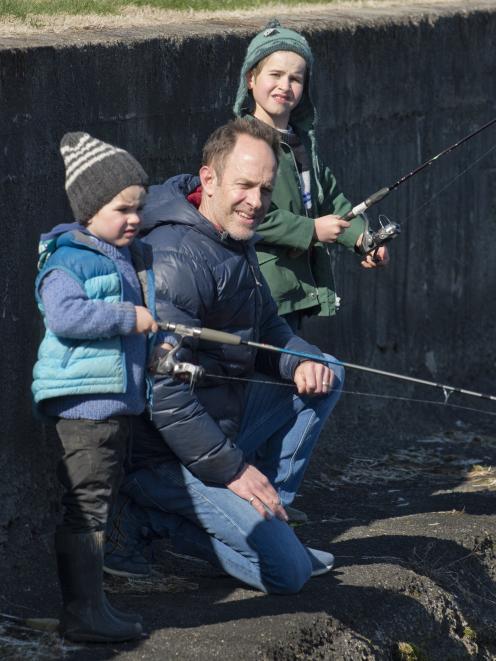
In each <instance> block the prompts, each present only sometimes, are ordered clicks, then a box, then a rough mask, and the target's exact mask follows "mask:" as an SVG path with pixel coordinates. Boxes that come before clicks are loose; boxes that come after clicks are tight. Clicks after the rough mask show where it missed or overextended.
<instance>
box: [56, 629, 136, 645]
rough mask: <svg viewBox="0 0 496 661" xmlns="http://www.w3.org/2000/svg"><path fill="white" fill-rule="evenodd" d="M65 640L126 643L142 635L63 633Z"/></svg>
mask: <svg viewBox="0 0 496 661" xmlns="http://www.w3.org/2000/svg"><path fill="white" fill-rule="evenodd" d="M60 635H61V636H62V637H63V638H66V639H67V640H70V641H72V642H74V643H125V642H126V641H128V640H136V639H138V638H141V637H142V633H136V634H130V635H129V636H105V635H103V634H101V635H99V634H95V633H71V632H69V631H66V632H61V634H60Z"/></svg>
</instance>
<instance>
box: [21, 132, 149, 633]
mask: <svg viewBox="0 0 496 661" xmlns="http://www.w3.org/2000/svg"><path fill="white" fill-rule="evenodd" d="M60 151H61V154H62V157H63V159H64V163H65V168H66V184H65V186H66V191H67V195H68V198H69V201H70V204H71V207H72V210H73V212H74V216H75V218H76V220H77V221H78V222H77V223H73V224H70V225H59V226H57V227H55V228H54V229H53V230H52V231H51V232H50V233H49V234H45V235H42V237H41V242H40V254H41V258H40V264H39V269H40V272H39V274H38V277H37V280H36V298H37V301H38V305H39V308H40V310H41V313H42V315H43V317H44V322H45V326H46V332H45V337H44V339H43V341H42V342H41V345H40V349H39V352H38V361H37V363H36V365H35V367H34V372H33V376H34V381H33V386H32V391H33V395H34V401H35V404H36V406H37V408H38V409H39V411H40V412H41V413H43V414H44V415H47V416H51V417H53V418H55V419H56V421H57V422H56V428H57V433H58V435H59V438H60V441H61V443H62V446H63V450H64V454H63V457H62V459H61V461H60V464H59V469H58V476H59V480H60V482H61V483H62V485H63V486H64V487H65V493H64V496H63V504H64V506H65V513H64V518H63V521H62V524H61V525H60V526H59V527H58V529H57V531H56V536H55V549H56V554H57V566H58V574H59V580H60V585H61V589H62V598H63V605H64V608H63V613H62V617H61V624H60V631H61V633H62V634H63V635H65V636H66V637H67V638H69V639H71V640H74V641H95V642H99V641H101V642H116V641H122V640H129V639H132V638H137V637H140V636H141V633H142V627H141V621H140V620H141V618H140V617H139V616H133V615H127V614H124V613H120V612H119V611H117V610H115V609H114V608H112V606H110V604H109V603H108V601H107V599H106V597H105V594H104V592H103V589H102V563H103V546H104V531H105V526H106V522H107V515H108V510H109V505H110V501H111V499H112V495H113V494H114V493H115V492H116V490H117V488H118V486H119V482H120V479H121V474H122V466H123V462H124V458H125V455H126V448H127V445H128V442H129V439H130V436H131V425H132V419H133V416H137V415H139V414H141V413H142V412H143V410H144V409H145V406H146V402H147V396H148V392H149V384H147V377H146V364H147V359H148V353H149V348H150V347H149V344H150V343H151V341H152V338H151V337H149V338H147V334H149V333H150V332H152V333H154V332H156V331H157V324H156V322H155V321H154V318H153V314H152V312H151V311H150V310H148V309H147V307H145V306H144V305H145V303H146V304H147V305H148V306H149V307H150V308H151V309H152V310H153V305H154V302H153V299H154V291H153V276H152V271H151V251H149V250H148V249H146V246H144V245H143V244H141V243H140V242H139V241H137V240H136V241H135V237H136V235H137V232H138V228H139V225H140V221H141V219H140V211H141V207H142V204H143V200H144V196H145V187H146V185H147V175H146V173H145V171H144V170H143V168H142V167H141V165H140V164H139V163H138V162H137V161H136V160H135V159H134V158H133V156H131V155H130V154H129V153H127V152H126V151H124V150H123V149H119V148H117V147H114V146H112V145H109V144H107V143H104V142H101V141H99V140H96V139H95V138H93V137H91V136H90V135H88V134H87V133H67V134H66V135H64V137H63V138H62V141H61V149H60Z"/></svg>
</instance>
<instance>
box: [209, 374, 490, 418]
mask: <svg viewBox="0 0 496 661" xmlns="http://www.w3.org/2000/svg"><path fill="white" fill-rule="evenodd" d="M204 376H205V377H209V378H211V379H222V380H226V381H244V382H246V383H261V384H264V385H270V386H280V387H283V388H293V389H294V388H296V386H295V384H294V383H285V382H284V381H271V380H264V379H250V378H248V377H242V376H225V375H222V374H209V373H205V375H204ZM341 394H342V395H359V396H361V397H375V398H377V399H392V400H395V401H401V402H413V403H414V404H434V405H436V406H444V407H446V406H448V407H449V408H452V409H459V410H462V411H471V412H472V413H482V414H483V415H492V416H496V412H494V411H483V410H482V409H477V408H474V407H472V406H463V405H462V404H450V403H449V402H448V401H447V399H445V401H444V402H436V401H434V400H433V399H419V398H416V397H402V396H400V395H385V394H381V393H372V392H361V391H359V390H341ZM450 394H451V393H450Z"/></svg>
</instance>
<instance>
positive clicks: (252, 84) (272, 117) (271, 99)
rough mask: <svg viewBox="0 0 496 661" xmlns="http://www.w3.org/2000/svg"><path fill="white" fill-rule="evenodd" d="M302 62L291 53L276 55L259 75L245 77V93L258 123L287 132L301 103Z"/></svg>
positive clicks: (269, 59) (274, 54)
mask: <svg viewBox="0 0 496 661" xmlns="http://www.w3.org/2000/svg"><path fill="white" fill-rule="evenodd" d="M306 70H307V65H306V62H305V60H304V59H303V58H302V57H301V55H298V54H297V53H293V52H291V51H277V52H275V53H272V55H270V56H269V57H268V58H267V59H266V60H265V63H264V65H263V67H262V69H261V71H259V72H258V74H255V73H254V71H253V70H252V71H251V72H250V73H249V74H248V78H247V82H248V89H250V90H251V92H252V95H253V100H254V101H255V112H254V113H253V114H254V115H255V117H256V118H257V119H260V120H261V121H263V122H265V123H266V124H269V125H270V126H273V127H274V128H277V129H287V128H288V122H289V116H290V114H291V111H292V110H293V108H296V106H297V105H298V103H299V102H300V100H301V97H302V94H303V88H304V85H305V75H306Z"/></svg>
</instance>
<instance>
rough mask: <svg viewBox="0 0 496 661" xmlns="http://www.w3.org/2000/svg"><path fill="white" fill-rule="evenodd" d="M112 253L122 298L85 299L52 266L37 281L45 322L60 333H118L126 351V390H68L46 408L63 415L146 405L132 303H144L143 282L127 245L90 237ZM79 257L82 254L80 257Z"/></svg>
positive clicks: (142, 347)
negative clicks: (77, 392) (80, 392)
mask: <svg viewBox="0 0 496 661" xmlns="http://www.w3.org/2000/svg"><path fill="white" fill-rule="evenodd" d="M92 238H93V240H94V242H95V245H96V247H97V248H98V249H100V250H101V251H102V252H103V253H104V254H105V255H107V256H108V257H110V259H112V261H113V262H114V264H115V265H116V267H117V270H118V271H119V273H120V275H121V278H122V286H123V292H122V302H121V303H109V302H106V301H99V300H91V299H88V297H87V295H86V293H85V291H84V289H83V288H82V287H81V285H80V284H79V283H78V282H77V281H76V280H75V279H74V278H73V277H71V275H69V274H68V273H67V272H65V271H63V270H60V269H55V270H53V271H50V272H49V273H48V275H47V276H46V277H45V278H44V279H43V281H42V284H41V289H40V293H41V299H42V302H43V306H44V310H45V321H46V324H47V326H48V328H49V329H50V330H51V331H52V332H54V333H55V334H56V335H58V336H59V337H68V338H72V339H74V338H76V339H81V340H84V339H93V338H98V337H108V336H112V335H121V337H122V348H123V353H124V356H125V365H126V373H127V388H126V392H125V393H122V394H120V393H108V394H102V395H99V394H95V395H93V394H87V395H69V396H64V397H56V398H52V399H47V400H45V401H44V402H43V404H42V410H43V412H44V413H46V414H47V415H50V416H56V417H61V418H71V419H75V418H87V419H91V420H103V419H106V418H108V417H110V416H115V415H138V414H140V413H142V411H143V410H144V408H145V404H146V399H145V369H146V356H147V348H146V337H145V335H144V334H142V333H140V334H138V333H134V332H133V331H134V328H135V324H136V312H135V309H134V306H135V305H143V298H142V294H141V288H140V285H139V281H138V277H137V275H136V271H135V269H134V266H133V264H132V262H131V255H130V251H129V249H128V248H117V247H115V246H113V245H111V244H108V243H106V242H104V241H101V240H99V239H96V238H95V237H92ZM82 258H83V257H82Z"/></svg>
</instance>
